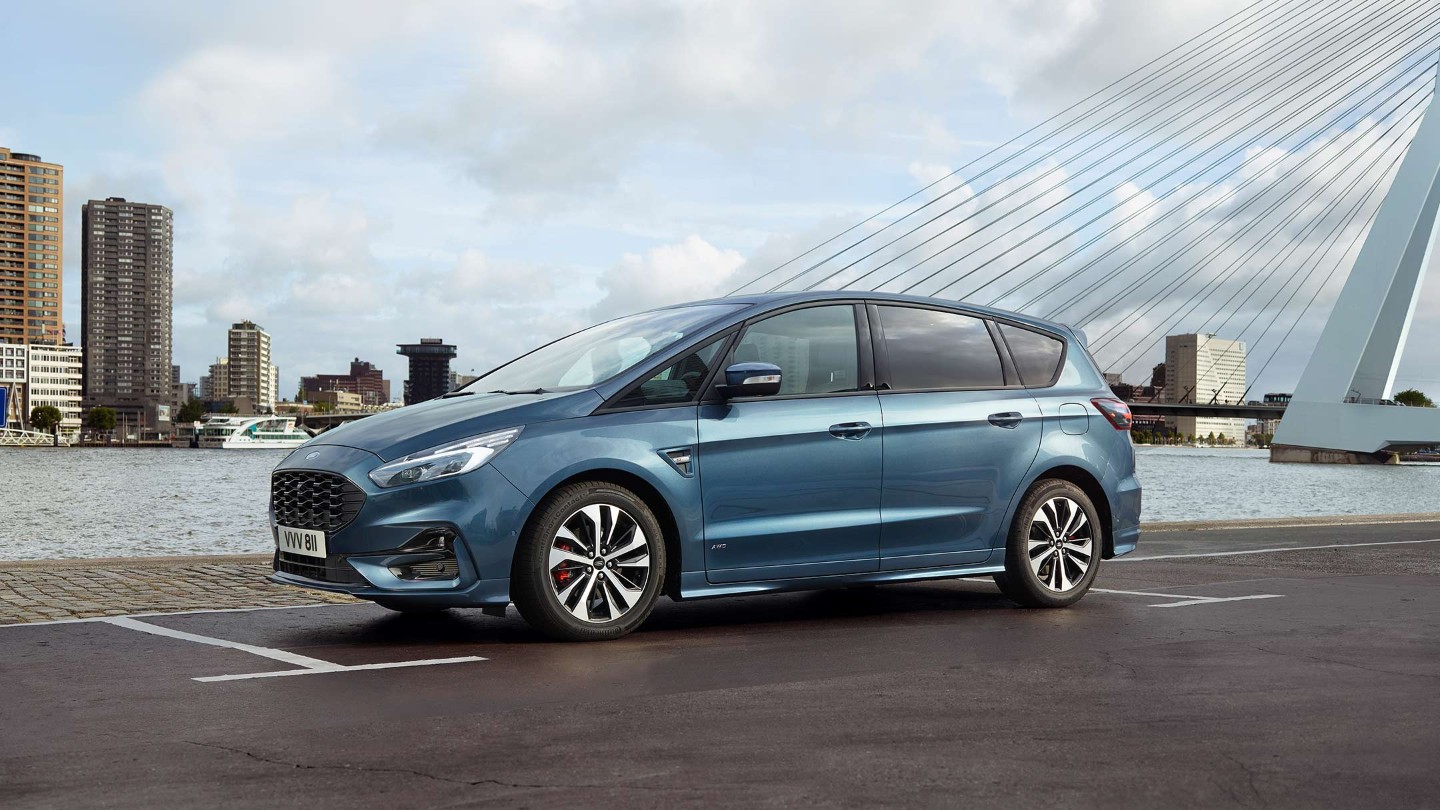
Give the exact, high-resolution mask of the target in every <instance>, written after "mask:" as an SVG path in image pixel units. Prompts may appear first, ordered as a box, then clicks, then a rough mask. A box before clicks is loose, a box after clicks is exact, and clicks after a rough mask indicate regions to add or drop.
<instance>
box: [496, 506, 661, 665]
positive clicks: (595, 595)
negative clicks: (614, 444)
mask: <svg viewBox="0 0 1440 810" xmlns="http://www.w3.org/2000/svg"><path fill="white" fill-rule="evenodd" d="M665 563H666V560H665V537H664V534H663V532H662V530H661V528H660V522H659V521H658V520H656V518H655V515H654V513H653V512H651V511H650V507H649V506H647V505H646V504H645V501H644V500H642V499H641V498H640V496H638V495H636V494H635V493H633V492H631V491H630V490H628V489H626V488H625V487H622V486H619V485H617V484H611V483H608V482H604V481H582V482H579V483H576V484H571V485H569V486H566V487H564V488H562V489H558V490H556V491H555V492H552V493H550V495H549V496H547V497H546V498H545V500H544V501H542V502H541V504H540V505H539V506H538V507H536V510H535V514H534V515H532V516H531V517H530V521H529V522H528V523H527V524H526V525H525V530H524V531H523V532H522V533H521V535H520V542H519V543H518V545H517V546H516V548H515V562H514V566H513V567H512V569H511V573H510V595H511V599H512V600H513V601H514V603H515V607H516V609H517V610H519V611H520V615H521V616H523V617H524V618H525V621H526V622H528V623H529V624H530V626H531V627H534V628H535V629H536V630H538V631H540V632H541V633H543V634H545V635H547V636H549V637H551V638H554V639H559V640H563V641H605V640H608V639H613V638H619V637H621V636H623V635H626V634H627V633H630V632H631V631H633V630H635V628H637V627H639V626H640V625H641V624H642V623H643V622H644V621H645V619H646V617H648V616H649V615H650V611H651V610H653V609H654V607H655V601H656V599H658V598H659V596H660V589H661V588H662V587H663V585H664V582H665Z"/></svg>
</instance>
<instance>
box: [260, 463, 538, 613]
mask: <svg viewBox="0 0 1440 810" xmlns="http://www.w3.org/2000/svg"><path fill="white" fill-rule="evenodd" d="M304 451H305V452H297V453H294V454H292V456H291V458H287V459H285V461H283V462H281V464H280V466H278V467H277V468H276V471H277V472H279V471H283V470H311V471H316V472H327V473H332V474H337V475H341V476H344V477H345V478H346V479H348V480H349V481H350V482H351V483H353V484H355V485H356V486H357V487H359V488H360V489H362V490H363V491H364V493H365V502H364V504H363V506H361V508H360V510H359V512H358V513H356V515H355V517H354V519H353V520H351V521H350V522H349V523H347V524H345V525H344V526H343V527H341V528H340V529H337V530H335V531H333V532H327V535H326V538H325V540H326V550H327V552H328V553H329V556H328V557H327V558H326V559H325V560H324V561H323V564H322V563H320V561H318V560H316V561H314V562H313V563H312V562H311V561H309V560H302V559H301V558H297V557H293V556H291V555H287V556H286V558H285V560H282V559H281V556H280V554H281V552H278V551H277V552H276V554H275V557H274V558H273V561H272V567H273V568H274V569H275V572H274V573H273V574H271V575H270V577H269V579H270V581H272V582H277V583H280V584H283V585H293V586H297V587H302V588H313V589H316V590H323V591H330V592H334V593H348V594H351V595H353V596H357V597H360V598H363V599H384V600H386V601H394V602H402V601H403V602H406V603H411V604H414V605H417V606H422V605H423V606H446V607H483V606H494V605H504V604H506V603H508V602H509V582H510V565H511V561H512V559H513V557H514V553H515V543H516V541H517V540H518V538H519V532H520V528H521V527H522V525H523V521H524V518H525V516H526V515H527V514H528V511H529V504H528V501H527V500H526V498H525V496H524V495H523V494H522V493H521V492H520V491H519V490H518V489H516V488H515V487H514V485H512V484H511V483H510V482H509V481H508V480H506V478H505V477H504V476H503V475H501V474H500V473H499V472H497V471H495V470H494V469H493V468H491V467H489V466H488V465H487V466H484V467H481V468H479V469H477V470H474V471H472V472H469V473H465V474H464V475H459V476H455V477H453V478H446V479H441V480H438V481H431V482H428V483H423V484H415V485H412V486H402V487H395V488H392V489H382V488H380V487H377V486H375V484H374V483H373V482H372V481H370V479H369V477H368V476H367V475H366V473H368V472H369V471H370V470H372V469H374V468H375V467H378V466H380V464H381V463H382V462H381V460H380V459H379V458H378V457H377V456H375V455H373V454H371V453H368V452H365V451H362V450H356V449H353V448H349V447H341V446H337V445H328V446H327V445H319V446H317V445H307V446H306V447H305V448H304ZM317 453H318V455H316V457H315V458H307V456H309V455H311V454H317ZM274 527H275V519H274V515H273V514H272V515H271V528H272V533H273V531H274ZM440 528H443V529H448V530H450V531H451V532H453V533H454V534H455V538H454V539H453V541H452V542H451V544H450V545H451V548H453V550H454V556H455V562H456V566H455V573H456V575H455V577H454V578H451V579H406V578H402V577H401V576H398V575H397V574H396V573H395V571H393V570H392V569H396V568H400V567H402V566H405V565H407V564H414V563H416V562H421V561H424V560H426V559H427V558H433V557H434V556H435V555H434V554H433V553H429V552H415V551H402V549H405V548H406V547H407V546H408V545H410V544H412V543H413V542H414V541H415V540H416V538H417V537H418V536H420V535H423V534H425V533H427V532H431V531H434V530H436V529H440ZM292 560H293V561H295V562H294V563H292V562H288V561H292ZM300 562H303V563H306V564H295V563H300Z"/></svg>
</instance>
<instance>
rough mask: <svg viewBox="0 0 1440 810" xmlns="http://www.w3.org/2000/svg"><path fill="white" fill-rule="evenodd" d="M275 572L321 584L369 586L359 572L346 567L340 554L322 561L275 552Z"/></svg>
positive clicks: (299, 555) (332, 555)
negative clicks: (316, 580) (313, 580)
mask: <svg viewBox="0 0 1440 810" xmlns="http://www.w3.org/2000/svg"><path fill="white" fill-rule="evenodd" d="M275 570H276V571H279V572H281V573H284V574H294V575H295V576H298V577H305V578H307V579H318V580H320V581H321V582H339V583H342V584H350V585H368V584H369V583H368V582H367V581H366V579H365V578H364V577H362V576H360V572H359V571H356V570H355V569H354V568H351V567H350V566H349V565H346V564H345V558H344V557H342V556H340V555H338V554H331V555H330V556H329V557H326V558H325V559H324V560H321V559H319V558H316V557H306V556H303V555H301V554H290V553H289V552H285V551H277V552H275Z"/></svg>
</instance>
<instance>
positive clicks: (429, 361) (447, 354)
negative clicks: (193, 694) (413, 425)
mask: <svg viewBox="0 0 1440 810" xmlns="http://www.w3.org/2000/svg"><path fill="white" fill-rule="evenodd" d="M396 354H403V355H405V356H406V357H407V358H409V359H410V379H408V380H406V381H405V404H406V405H414V404H415V403H417V402H424V401H426V400H428V399H434V398H436V397H438V396H441V395H443V394H444V393H445V392H447V391H449V390H450V361H451V360H453V359H454V358H455V347H454V346H451V345H450V344H448V343H446V342H445V341H444V340H443V339H441V338H421V339H420V342H419V343H401V344H399V350H398V351H397V352H396Z"/></svg>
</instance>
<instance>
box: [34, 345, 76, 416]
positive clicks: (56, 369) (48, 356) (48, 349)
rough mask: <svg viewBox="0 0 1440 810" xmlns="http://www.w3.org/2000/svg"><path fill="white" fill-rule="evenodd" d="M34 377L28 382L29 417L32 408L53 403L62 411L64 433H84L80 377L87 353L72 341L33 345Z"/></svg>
mask: <svg viewBox="0 0 1440 810" xmlns="http://www.w3.org/2000/svg"><path fill="white" fill-rule="evenodd" d="M29 348H30V379H29V380H28V381H27V382H26V385H25V392H26V396H25V407H26V409H27V410H26V412H25V413H26V417H27V418H28V416H29V413H30V411H33V410H34V409H36V408H38V407H40V406H42V405H50V406H53V407H55V408H57V409H58V410H59V411H60V433H61V435H63V436H65V437H67V438H74V437H76V436H78V435H79V433H80V398H81V386H80V380H81V378H82V376H83V371H84V355H83V353H82V352H81V351H80V347H79V346H75V345H72V344H69V343H66V344H62V345H49V344H45V343H31V344H30V347H29Z"/></svg>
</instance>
